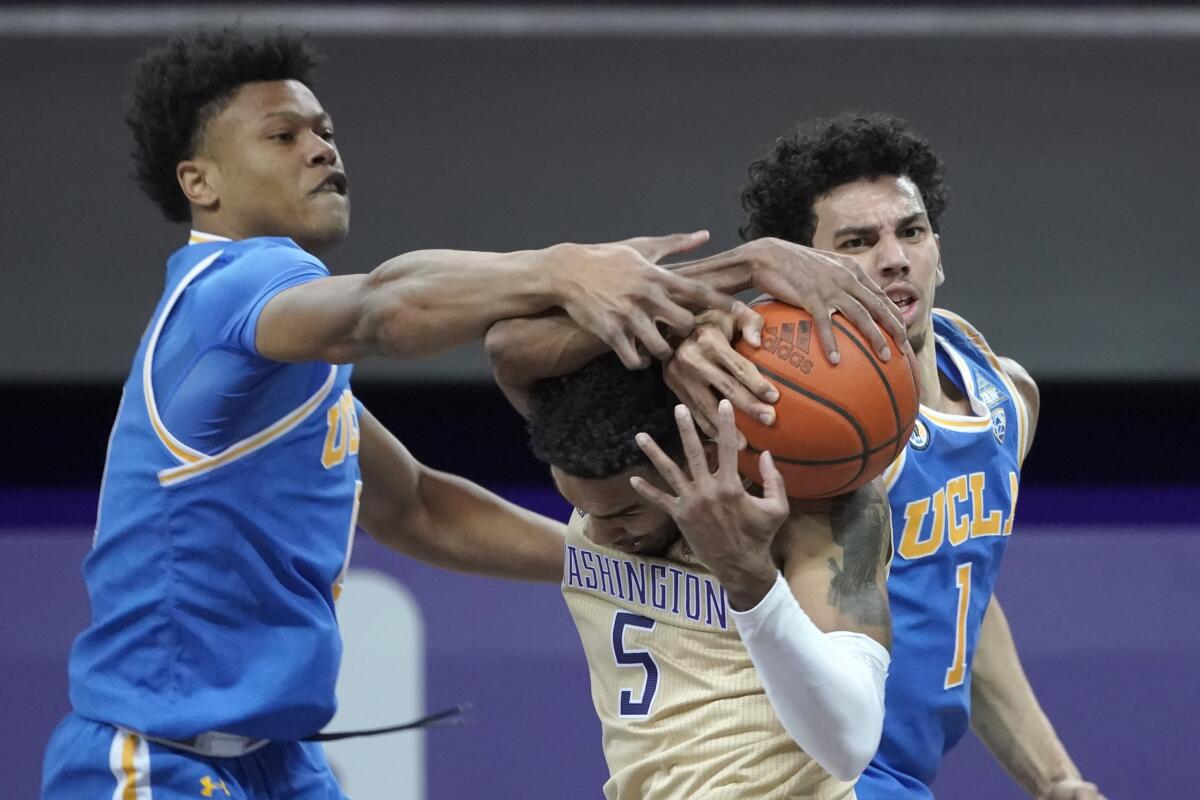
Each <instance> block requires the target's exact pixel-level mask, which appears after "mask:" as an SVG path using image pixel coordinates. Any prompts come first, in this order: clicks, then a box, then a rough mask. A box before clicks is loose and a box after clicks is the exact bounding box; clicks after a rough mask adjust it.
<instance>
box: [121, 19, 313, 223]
mask: <svg viewBox="0 0 1200 800" xmlns="http://www.w3.org/2000/svg"><path fill="white" fill-rule="evenodd" d="M319 61H320V58H319V56H318V55H317V54H316V52H315V51H314V50H313V49H312V47H311V46H310V45H309V44H308V42H307V41H305V40H304V39H303V38H299V37H295V36H289V35H286V34H284V33H276V34H272V35H267V36H262V37H258V38H250V37H248V36H246V34H245V33H243V32H242V31H239V30H234V29H229V28H226V29H223V30H221V31H216V32H211V31H198V32H197V33H195V34H192V35H190V36H186V37H175V38H173V39H171V40H170V41H168V42H167V43H166V44H164V45H161V46H159V47H155V48H153V49H151V50H149V51H148V52H147V53H146V54H145V55H143V56H142V58H141V59H140V60H139V61H138V62H137V65H136V66H135V67H134V77H133V98H132V103H131V107H130V110H129V115H128V116H127V117H126V119H125V121H126V123H127V124H128V125H129V127H130V128H131V129H132V131H133V140H134V144H135V147H134V151H133V163H134V178H135V180H136V181H137V183H138V185H139V186H141V188H142V190H143V191H144V192H145V193H146V194H147V195H149V196H150V199H151V200H153V201H154V203H155V205H157V206H158V207H159V208H160V209H161V210H162V212H163V215H164V216H166V218H167V219H168V220H170V221H171V222H187V221H188V220H189V219H190V218H191V206H190V205H189V204H188V201H187V198H186V197H185V196H184V194H183V192H182V191H181V190H180V188H179V182H178V180H177V179H176V177H175V168H176V166H177V165H178V164H179V162H180V161H185V160H187V159H188V158H191V157H192V156H194V155H195V153H196V150H197V148H198V147H199V145H200V137H201V134H202V133H203V130H204V126H205V125H206V124H207V123H208V122H209V121H210V120H211V119H212V118H213V117H215V116H216V115H217V114H219V113H220V111H221V109H222V108H223V107H224V105H225V103H226V102H228V101H229V99H230V98H232V97H233V95H234V93H235V92H236V91H237V90H238V88H239V87H241V86H242V85H244V84H247V83H251V82H254V81H282V80H297V81H300V82H301V83H304V84H306V85H309V73H310V71H311V70H312V69H313V68H314V67H315V66H317V64H318V63H319Z"/></svg>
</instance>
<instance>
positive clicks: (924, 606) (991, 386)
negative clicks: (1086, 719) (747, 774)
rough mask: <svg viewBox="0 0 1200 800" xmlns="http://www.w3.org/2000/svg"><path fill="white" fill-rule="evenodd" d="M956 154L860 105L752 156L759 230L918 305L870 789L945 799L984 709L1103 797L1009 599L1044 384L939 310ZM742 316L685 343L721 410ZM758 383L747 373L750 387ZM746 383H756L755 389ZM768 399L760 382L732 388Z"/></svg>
mask: <svg viewBox="0 0 1200 800" xmlns="http://www.w3.org/2000/svg"><path fill="white" fill-rule="evenodd" d="M946 201H947V192H946V187H945V184H944V183H943V166H942V162H941V159H940V158H938V156H937V155H936V154H935V153H934V151H933V149H932V148H931V146H930V145H929V143H928V142H927V141H925V140H924V139H922V138H920V137H919V136H917V135H916V134H915V133H914V132H913V131H912V130H911V129H910V128H908V127H907V125H906V124H905V123H904V122H903V121H902V120H899V119H896V118H894V117H888V116H884V115H870V116H854V115H844V116H841V117H837V118H835V119H832V120H819V121H817V122H814V123H812V124H810V125H807V126H803V127H800V128H798V129H796V130H793V131H791V132H790V133H789V134H788V135H786V136H784V137H783V138H781V139H780V140H778V142H777V143H776V145H775V148H774V150H773V151H772V152H771V153H770V154H769V155H768V156H767V157H766V158H764V159H762V160H760V161H757V162H755V163H754V164H753V165H752V166H751V168H750V183H749V186H748V188H747V189H746V190H745V192H744V193H743V203H744V205H745V207H746V208H747V210H748V211H749V212H750V214H749V220H748V223H747V224H746V226H745V228H744V229H743V234H744V235H746V236H747V237H748V238H751V239H753V238H755V237H761V236H769V237H779V238H783V239H787V240H789V241H792V242H796V243H799V244H803V245H811V246H813V247H816V248H818V249H821V250H825V251H828V252H831V253H835V254H840V255H846V256H849V257H851V258H853V259H855V260H856V261H857V262H858V263H859V264H860V265H861V266H862V268H863V269H864V270H865V271H866V273H867V274H868V275H869V276H870V277H871V278H872V279H873V280H874V281H876V282H877V283H878V284H879V285H880V287H882V289H883V290H884V291H885V292H886V294H887V296H888V297H889V298H890V299H891V300H892V301H893V302H894V303H895V304H896V305H897V306H898V307H899V308H900V310H901V313H902V314H903V319H904V322H905V327H906V329H907V333H908V341H909V343H910V344H911V346H912V348H913V350H914V352H915V356H916V360H917V364H918V366H919V376H920V385H921V408H920V415H919V418H918V420H917V424H916V428H915V430H914V431H913V435H912V439H911V441H910V443H909V446H908V447H907V448H906V449H905V451H904V452H903V453H902V454H901V456H900V458H899V459H897V461H896V462H895V463H894V464H892V465H891V467H890V468H889V469H888V471H887V472H886V473H885V476H884V479H885V484H886V487H887V492H888V499H889V502H890V505H891V509H892V519H893V522H894V524H893V531H894V533H893V536H894V547H895V553H896V554H895V560H894V562H893V564H892V571H891V577H890V578H889V580H888V590H889V597H890V600H891V608H892V615H893V616H892V620H893V623H892V624H893V633H894V644H893V649H892V663H891V671H890V673H889V676H888V682H887V715H886V718H885V723H884V730H883V738H882V742H881V744H880V748H879V752H878V753H877V754H876V756H875V758H874V759H873V761H872V762H871V765H870V767H869V768H868V769H867V771H866V772H865V773H864V775H863V777H862V778H861V779H860V780H859V781H858V784H857V787H856V789H857V792H858V796H859V797H860V798H863V800H875V798H880V800H882V799H883V798H887V799H888V800H894V799H896V798H913V800H916V799H917V798H929V797H932V788H931V785H932V783H933V780H934V778H935V776H936V774H937V768H938V764H939V762H940V761H941V758H942V756H943V754H944V753H945V752H946V751H948V750H949V749H950V748H951V747H953V746H954V745H955V744H956V743H957V742H958V741H959V739H960V738H961V737H962V735H963V733H964V732H965V731H966V728H967V726H968V722H969V723H970V725H971V727H972V728H973V729H974V730H975V732H976V733H977V734H978V735H979V736H980V738H981V739H982V740H983V741H984V743H985V744H986V745H987V746H988V748H989V749H990V750H991V751H992V752H993V753H994V754H995V756H996V758H997V759H998V760H999V761H1000V763H1001V764H1002V765H1003V766H1004V767H1005V768H1006V769H1007V770H1008V772H1009V773H1010V774H1011V775H1013V776H1014V778H1015V779H1016V780H1017V782H1018V783H1019V784H1020V785H1021V787H1022V788H1023V789H1024V790H1025V791H1027V792H1028V793H1029V794H1030V796H1032V797H1036V798H1045V799H1046V800H1092V799H1093V798H1097V797H1099V796H1100V795H1099V792H1098V790H1097V788H1096V786H1095V785H1094V784H1092V783H1089V782H1086V781H1084V780H1083V779H1082V777H1081V775H1080V772H1079V770H1078V768H1077V767H1076V766H1075V764H1074V763H1073V762H1072V761H1071V758H1070V757H1069V756H1068V754H1067V752H1066V750H1065V748H1064V747H1063V745H1062V744H1061V742H1060V741H1059V740H1058V738H1057V736H1056V735H1055V732H1054V729H1053V727H1052V726H1051V724H1050V722H1049V721H1048V720H1047V718H1046V716H1045V715H1044V714H1043V713H1042V710H1041V708H1040V706H1039V705H1038V703H1037V700H1036V698H1035V697H1034V694H1033V691H1032V689H1031V688H1030V686H1029V683H1028V681H1027V679H1026V678H1025V675H1024V672H1023V671H1022V669H1021V665H1020V661H1019V659H1018V658H1017V654H1016V648H1015V646H1014V644H1013V641H1012V636H1011V634H1010V632H1009V628H1008V623H1007V621H1006V620H1005V617H1004V612H1003V610H1002V609H1001V607H1000V604H999V602H998V601H997V600H996V597H995V595H994V594H993V591H992V590H993V587H994V585H995V580H996V575H997V571H998V570H999V567H1000V562H1001V559H1002V556H1003V554H1004V550H1005V547H1006V546H1007V544H1008V541H1009V537H1010V536H1011V534H1012V531H1013V515H1014V512H1015V510H1016V501H1017V492H1018V487H1019V483H1020V471H1021V463H1022V461H1023V460H1024V458H1025V456H1026V454H1027V453H1028V452H1029V448H1030V445H1031V443H1032V441H1033V435H1034V430H1035V428H1036V426H1037V416H1038V392H1037V386H1036V385H1035V384H1034V382H1033V380H1032V379H1031V378H1030V377H1029V374H1028V373H1027V372H1026V371H1025V370H1024V369H1023V368H1022V367H1021V365H1020V364H1018V363H1017V362H1015V361H1013V360H1012V359H1009V358H1003V357H1000V356H998V355H997V354H996V353H995V352H994V351H993V350H992V349H991V348H990V346H989V345H988V344H987V342H986V340H985V339H984V338H983V336H982V335H981V334H980V333H979V332H978V331H977V330H975V329H974V328H973V327H972V326H971V325H970V323H968V322H967V321H966V320H964V319H962V318H961V317H959V316H958V315H956V314H953V313H951V312H949V311H943V310H939V309H936V308H935V307H934V296H935V292H936V289H937V287H938V286H940V285H941V283H942V281H943V280H944V279H945V272H944V269H943V265H942V259H941V246H940V242H939V239H938V235H937V231H938V222H939V218H940V215H941V213H942V211H943V210H944V209H945V206H946ZM731 335H732V329H730V328H729V327H728V325H726V327H725V329H724V330H718V329H717V328H715V327H712V326H709V327H706V328H705V329H703V330H700V331H697V332H696V333H694V334H693V338H692V340H691V341H690V342H688V343H685V344H683V345H681V346H680V348H679V349H678V350H677V355H676V357H675V358H674V359H672V361H671V362H670V363H669V365H668V367H667V370H666V371H667V379H668V383H669V384H671V385H672V387H673V388H675V389H676V391H677V392H678V393H679V394H680V396H681V397H686V398H688V400H689V402H690V403H691V404H692V405H693V407H694V408H695V409H696V412H697V414H698V416H701V417H703V418H705V419H709V420H711V419H713V418H715V416H716V399H715V397H714V394H713V390H714V389H716V391H717V392H718V393H726V391H725V386H726V385H727V384H728V382H730V381H738V380H742V379H743V376H744V375H746V374H747V367H748V364H749V362H744V361H743V360H742V359H741V358H740V357H739V356H738V355H737V354H736V353H735V352H734V351H732V349H731V348H729V347H728V345H727V341H728V338H729V337H730V336H731ZM756 386H757V382H756V380H749V381H747V387H746V390H750V389H754V388H755V387H756ZM744 391H745V390H744ZM729 396H730V398H731V399H732V400H734V402H735V403H737V404H739V405H744V406H746V407H748V408H752V407H753V406H751V405H750V404H749V403H747V401H746V399H745V396H744V392H743V394H741V395H738V394H732V393H730V394H729Z"/></svg>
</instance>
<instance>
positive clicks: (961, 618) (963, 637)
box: [942, 561, 971, 689]
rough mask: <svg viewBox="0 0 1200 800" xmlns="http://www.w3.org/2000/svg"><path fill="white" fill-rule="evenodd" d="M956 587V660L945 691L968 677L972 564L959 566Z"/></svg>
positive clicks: (951, 663) (947, 672)
mask: <svg viewBox="0 0 1200 800" xmlns="http://www.w3.org/2000/svg"><path fill="white" fill-rule="evenodd" d="M954 585H955V586H957V587H958V612H957V613H956V614H955V616H954V658H953V660H952V661H951V662H950V668H949V669H947V670H946V683H945V684H944V685H943V686H942V688H943V689H953V688H954V687H955V686H961V685H962V682H963V679H964V678H966V677H967V613H968V612H969V611H970V610H971V562H970V561H968V562H967V563H965V564H959V565H958V567H957V568H955V570H954Z"/></svg>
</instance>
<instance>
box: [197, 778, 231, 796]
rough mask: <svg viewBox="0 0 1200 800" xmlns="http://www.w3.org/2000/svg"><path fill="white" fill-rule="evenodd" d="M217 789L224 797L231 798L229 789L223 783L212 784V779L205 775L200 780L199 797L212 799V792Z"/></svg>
mask: <svg viewBox="0 0 1200 800" xmlns="http://www.w3.org/2000/svg"><path fill="white" fill-rule="evenodd" d="M217 789H220V790H221V791H222V792H224V793H225V796H226V797H232V796H233V795H231V794H230V793H229V787H227V786H226V785H225V781H217V782H216V783H213V779H212V778H211V777H209V776H208V775H205V776H204V777H203V778H201V779H200V796H201V797H212V796H213V792H214V791H215V790H217Z"/></svg>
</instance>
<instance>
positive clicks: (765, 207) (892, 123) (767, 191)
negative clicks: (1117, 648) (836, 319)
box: [740, 114, 949, 247]
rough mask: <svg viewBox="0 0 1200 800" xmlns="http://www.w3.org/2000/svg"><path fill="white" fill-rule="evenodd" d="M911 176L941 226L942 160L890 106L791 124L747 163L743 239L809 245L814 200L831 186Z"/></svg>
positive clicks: (944, 194) (946, 198) (931, 217)
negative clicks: (762, 155)
mask: <svg viewBox="0 0 1200 800" xmlns="http://www.w3.org/2000/svg"><path fill="white" fill-rule="evenodd" d="M883 175H895V176H902V177H907V178H909V179H910V180H911V181H912V182H913V183H914V184H915V185H916V187H917V189H918V191H920V192H921V197H922V199H923V200H924V201H925V210H926V212H927V213H928V215H929V224H930V226H931V227H932V228H933V231H934V232H935V233H937V231H938V220H939V218H940V217H941V215H942V212H943V211H944V210H945V209H946V204H947V202H948V201H949V192H948V191H947V189H946V184H945V168H944V166H943V164H942V160H941V158H939V157H938V155H937V154H936V153H935V152H934V151H933V147H932V146H931V145H930V143H929V142H928V140H926V139H924V138H922V137H921V136H919V135H918V134H917V133H916V132H915V131H913V129H912V128H911V127H910V126H909V124H908V123H907V122H906V121H905V120H903V119H900V118H899V117H894V116H891V115H888V114H842V115H840V116H837V117H833V118H832V119H818V120H815V121H813V122H811V123H808V124H806V125H801V126H799V127H796V128H794V129H792V130H791V131H789V132H788V133H787V134H786V135H785V136H783V137H782V138H780V139H778V140H777V141H776V142H775V147H774V149H773V150H772V151H771V152H770V153H769V154H768V155H767V157H766V158H762V159H759V160H758V161H755V162H754V163H752V164H751V165H750V170H749V184H748V185H747V186H746V188H745V189H744V190H743V191H742V207H743V208H744V209H745V210H746V211H747V212H749V216H748V218H747V220H746V224H744V225H743V226H742V227H741V229H740V231H741V234H742V238H743V239H746V240H750V239H758V238H760V237H764V236H772V237H775V238H777V239H784V240H786V241H789V242H795V243H796V244H802V245H806V246H809V247H811V246H812V241H813V233H814V232H815V231H816V227H817V219H816V215H815V214H814V213H813V204H814V203H815V202H816V200H817V199H818V198H819V197H821V196H822V195H824V194H825V193H827V192H829V191H830V190H832V189H834V188H836V187H838V186H841V185H843V184H846V183H850V182H852V181H856V180H859V179H860V178H867V179H870V180H874V179H876V178H879V177H880V176H883Z"/></svg>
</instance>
